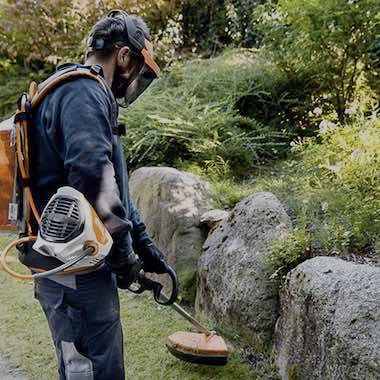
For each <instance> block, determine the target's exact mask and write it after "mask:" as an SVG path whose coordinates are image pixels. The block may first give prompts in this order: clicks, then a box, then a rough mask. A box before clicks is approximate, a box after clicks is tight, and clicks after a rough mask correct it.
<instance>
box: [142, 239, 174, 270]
mask: <svg viewBox="0 0 380 380" xmlns="http://www.w3.org/2000/svg"><path fill="white" fill-rule="evenodd" d="M135 251H136V253H137V254H138V255H139V257H140V259H141V260H142V262H143V263H142V267H143V269H144V271H145V272H150V273H158V274H160V273H167V268H168V264H167V263H166V260H165V257H164V255H163V254H162V252H161V251H160V250H159V249H158V248H157V247H156V246H155V245H154V243H153V242H152V241H149V242H145V243H143V244H140V245H138V246H137V247H135Z"/></svg>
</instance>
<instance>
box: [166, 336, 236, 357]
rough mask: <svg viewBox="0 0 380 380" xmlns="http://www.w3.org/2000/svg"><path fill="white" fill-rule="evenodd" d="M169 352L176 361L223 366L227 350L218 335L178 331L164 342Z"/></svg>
mask: <svg viewBox="0 0 380 380" xmlns="http://www.w3.org/2000/svg"><path fill="white" fill-rule="evenodd" d="M166 347H167V348H168V350H169V352H170V353H171V354H172V355H174V356H175V357H177V358H178V359H181V360H184V361H186V362H190V363H195V364H206V365H225V364H226V363H227V359H228V348H227V345H226V343H225V342H224V340H223V338H222V337H220V336H218V335H214V334H212V335H206V334H203V333H193V332H183V331H179V332H176V333H174V334H172V335H170V336H169V337H168V339H167V342H166Z"/></svg>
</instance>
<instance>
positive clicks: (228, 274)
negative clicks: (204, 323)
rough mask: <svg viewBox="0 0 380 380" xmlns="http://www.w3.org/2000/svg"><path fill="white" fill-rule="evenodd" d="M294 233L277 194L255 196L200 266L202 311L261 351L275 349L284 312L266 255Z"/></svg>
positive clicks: (208, 246)
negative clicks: (275, 243)
mask: <svg viewBox="0 0 380 380" xmlns="http://www.w3.org/2000/svg"><path fill="white" fill-rule="evenodd" d="M290 230H291V221H290V219H289V217H288V215H287V214H286V212H285V210H284V208H283V207H282V205H281V203H280V202H279V201H278V199H277V198H276V197H275V196H274V195H273V194H271V193H257V194H254V195H252V196H250V197H248V198H245V199H243V200H242V201H240V202H239V203H238V204H237V205H236V206H235V207H234V209H233V210H232V211H231V212H230V215H229V217H228V218H227V219H224V220H223V221H222V222H221V224H220V225H219V227H217V228H216V230H214V231H213V232H212V233H211V234H210V235H209V237H208V238H207V240H206V242H205V244H204V253H203V254H202V256H201V258H200V260H199V263H198V273H199V284H198V292H197V309H198V311H200V312H203V313H205V314H206V315H208V316H209V317H211V318H212V319H213V320H214V321H215V322H216V324H217V326H219V327H220V328H222V329H223V330H224V332H225V333H231V334H233V335H234V336H236V335H239V336H240V338H239V339H240V340H241V341H243V342H247V343H248V344H251V345H252V346H253V347H254V348H256V349H257V350H262V349H265V348H267V347H268V346H269V343H270V342H271V338H272V334H273V331H274V325H275V321H276V319H277V311H278V296H277V294H278V291H277V287H276V285H275V284H274V283H273V282H272V281H271V280H270V278H269V274H268V269H267V264H266V257H267V255H268V253H269V248H270V245H271V242H272V241H273V239H275V238H277V237H279V236H280V235H282V234H286V233H288V232H289V231H290Z"/></svg>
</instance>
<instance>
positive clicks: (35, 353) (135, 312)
mask: <svg viewBox="0 0 380 380" xmlns="http://www.w3.org/2000/svg"><path fill="white" fill-rule="evenodd" d="M5 240H9V238H8V239H4V238H3V239H2V240H1V243H2V244H0V247H3V245H4V242H5ZM120 298H121V300H120V302H121V315H122V321H123V328H124V341H125V367H126V378H127V379H131V380H139V379H141V380H142V379H148V380H159V379H165V380H171V379H173V380H174V379H186V380H198V379H202V380H207V379H210V380H211V379H222V380H223V379H226V380H227V379H252V378H253V379H254V378H260V377H258V376H256V375H255V374H254V373H253V372H252V371H251V369H250V367H249V366H248V364H247V363H245V362H243V361H242V359H241V358H240V357H239V352H238V351H237V350H233V353H232V357H231V359H230V360H229V363H228V364H227V365H226V366H225V367H208V366H196V365H191V364H188V363H184V362H181V361H179V360H177V359H175V358H174V357H172V356H171V355H170V354H169V353H168V352H167V350H166V348H165V340H166V337H167V336H168V335H170V334H171V333H173V332H175V331H177V330H189V329H190V325H189V324H188V323H187V322H186V321H185V320H183V319H182V318H181V317H180V316H178V315H177V314H176V313H175V312H174V311H173V310H172V309H171V308H166V307H164V306H159V305H157V304H155V303H154V301H153V299H152V298H151V297H150V296H134V295H131V294H127V292H122V293H121V294H120ZM0 300H1V302H0V336H1V339H0V353H1V355H2V356H4V357H5V358H6V360H7V361H8V362H9V364H10V365H11V366H14V367H18V368H20V369H21V370H22V371H24V372H25V373H26V374H28V375H29V376H30V379H31V380H34V379H35V380H37V379H38V380H51V379H54V378H56V359H55V353H54V348H53V345H52V342H51V339H50V334H49V330H48V325H47V322H46V320H45V317H44V315H43V313H42V310H41V309H40V306H39V304H38V302H37V301H36V300H34V297H33V283H32V282H22V281H18V280H15V279H13V278H12V277H10V276H8V275H7V274H6V273H5V272H3V271H0ZM211 327H212V326H211ZM231 348H232V347H231Z"/></svg>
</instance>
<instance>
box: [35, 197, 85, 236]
mask: <svg viewBox="0 0 380 380" xmlns="http://www.w3.org/2000/svg"><path fill="white" fill-rule="evenodd" d="M82 231H83V215H82V212H81V208H80V206H79V202H78V201H77V200H76V199H73V198H69V197H67V196H57V197H56V198H55V199H53V201H52V202H51V203H50V204H49V205H48V206H47V207H46V208H45V210H44V212H43V214H42V217H41V223H40V234H41V237H42V238H43V239H45V240H47V241H50V242H55V243H65V242H67V241H69V240H72V239H74V238H75V237H77V236H78V235H79V234H80V233H81V232H82Z"/></svg>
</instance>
